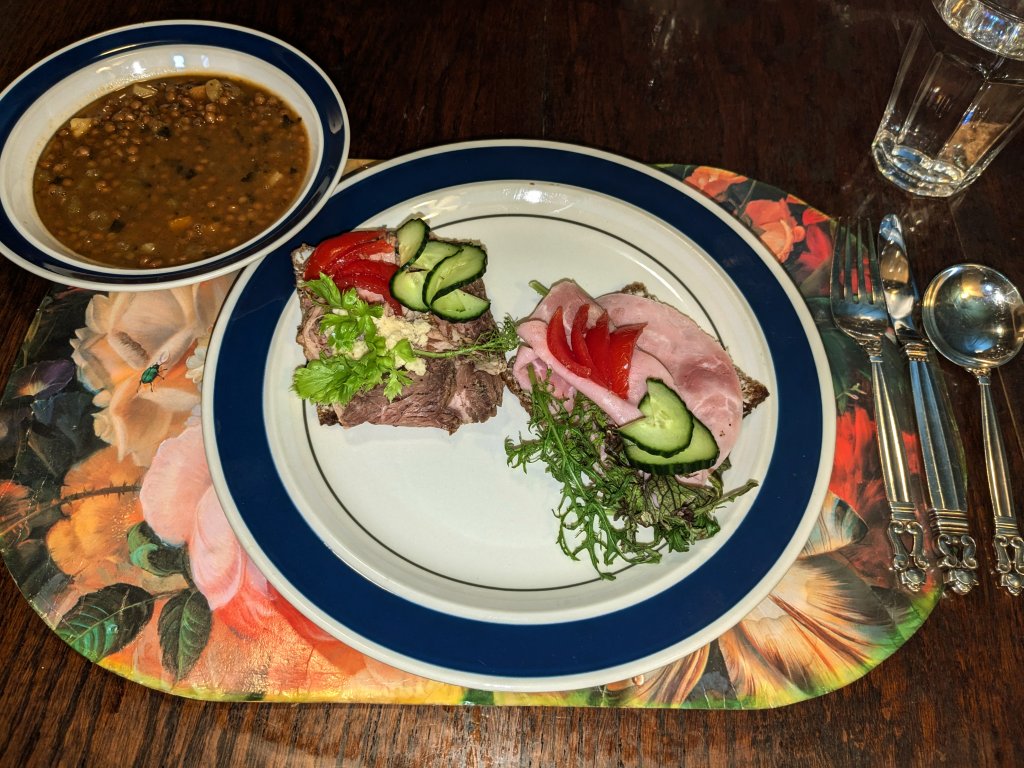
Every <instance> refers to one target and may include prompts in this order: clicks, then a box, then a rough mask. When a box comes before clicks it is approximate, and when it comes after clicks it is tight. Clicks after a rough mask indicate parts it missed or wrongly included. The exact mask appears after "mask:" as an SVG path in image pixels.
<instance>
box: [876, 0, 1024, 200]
mask: <svg viewBox="0 0 1024 768" xmlns="http://www.w3.org/2000/svg"><path fill="white" fill-rule="evenodd" d="M1022 14H1024V0H1013V2H996V0H932V1H931V2H930V3H929V2H926V3H924V4H923V7H922V11H921V14H920V18H919V19H918V20H917V22H916V24H915V26H914V30H913V32H912V34H911V36H910V39H909V41H908V43H907V47H906V48H905V50H904V51H903V57H902V60H901V62H900V69H899V72H898V73H897V75H896V83H895V85H894V86H893V90H892V95H891V96H890V97H889V103H888V105H887V106H886V109H885V114H884V115H883V117H882V122H881V125H879V127H878V133H877V134H876V135H875V139H874V141H873V142H872V144H871V153H872V155H873V157H874V160H875V165H876V166H878V170H879V171H880V172H881V173H882V175H883V176H885V177H886V178H887V179H889V180H890V181H892V182H893V183H894V184H896V185H897V186H899V187H901V188H903V189H905V190H907V191H908V192H912V193H914V194H917V195H925V196H929V197H948V196H949V195H953V194H956V193H957V192H959V191H961V190H962V189H964V188H965V187H967V186H968V185H969V184H970V183H971V182H973V181H974V180H975V179H977V178H978V176H979V175H981V173H982V171H984V170H985V168H987V167H988V164H989V163H991V162H992V160H993V158H994V157H995V156H996V155H997V154H998V153H999V151H1000V150H1001V149H1002V148H1003V147H1004V146H1005V145H1006V143H1007V142H1008V141H1009V140H1010V139H1011V138H1012V137H1013V135H1014V133H1015V132H1016V131H1017V130H1018V129H1019V128H1020V126H1021V125H1022V124H1024V15H1022Z"/></svg>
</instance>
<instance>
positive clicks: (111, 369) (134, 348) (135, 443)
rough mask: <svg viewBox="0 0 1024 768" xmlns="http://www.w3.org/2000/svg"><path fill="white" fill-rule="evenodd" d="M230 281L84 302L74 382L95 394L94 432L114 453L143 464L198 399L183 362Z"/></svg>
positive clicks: (207, 329)
mask: <svg viewBox="0 0 1024 768" xmlns="http://www.w3.org/2000/svg"><path fill="white" fill-rule="evenodd" d="M232 279H233V278H232V277H231V276H230V275H229V276H226V277H221V278H217V279H214V280H209V281H207V282H203V283H198V284H196V285H193V286H185V287H181V288H171V289H168V290H163V291H146V292H141V293H112V294H109V295H104V294H98V295H96V296H95V297H93V299H92V301H91V302H90V303H89V307H88V309H87V311H86V315H85V322H86V325H85V327H84V328H80V329H79V330H78V331H77V333H76V334H75V335H76V338H75V339H73V340H72V342H71V345H72V347H74V350H75V351H74V354H73V355H72V358H73V359H74V361H75V363H76V364H77V365H78V376H79V379H80V380H81V381H82V383H83V384H84V385H85V386H86V387H88V388H89V389H90V390H91V391H93V392H95V393H96V395H95V397H94V399H93V402H94V403H95V405H97V406H98V407H99V408H100V409H101V410H100V411H99V413H97V414H96V416H95V422H94V423H95V428H96V434H97V435H99V437H100V438H102V439H103V440H104V441H106V442H108V443H110V444H111V445H113V446H115V447H116V448H117V450H118V452H119V454H120V455H121V456H131V457H132V458H133V460H134V461H135V462H137V463H138V464H139V465H141V466H147V465H148V464H149V462H150V460H151V459H152V458H153V453H154V452H155V451H156V448H157V446H158V445H159V444H160V442H161V441H162V440H163V439H164V438H165V437H168V436H170V435H174V434H177V433H178V432H179V431H180V430H181V428H182V426H183V425H184V422H185V419H186V418H187V417H188V415H189V413H191V411H192V409H193V408H194V407H195V406H196V405H198V404H199V390H198V388H197V386H196V383H195V382H194V381H193V380H192V378H191V377H190V376H189V370H188V365H187V359H188V357H189V355H190V354H192V353H194V352H195V350H196V346H197V342H200V343H201V345H205V340H206V338H207V337H208V336H209V333H210V330H211V328H212V326H213V322H214V320H215V319H216V317H217V311H218V310H219V309H220V306H221V304H222V303H223V301H224V297H225V295H226V293H227V290H228V288H229V287H230V285H231V280H232ZM154 366H155V367H154Z"/></svg>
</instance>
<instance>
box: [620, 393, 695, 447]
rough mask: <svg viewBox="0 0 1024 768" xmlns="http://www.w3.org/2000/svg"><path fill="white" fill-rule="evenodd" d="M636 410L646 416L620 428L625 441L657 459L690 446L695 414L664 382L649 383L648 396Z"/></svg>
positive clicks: (646, 395) (645, 396) (644, 397)
mask: <svg viewBox="0 0 1024 768" xmlns="http://www.w3.org/2000/svg"><path fill="white" fill-rule="evenodd" d="M637 407H638V408H639V409H640V413H642V414H643V416H641V417H640V418H639V419H636V420H634V421H631V422H629V423H628V424H624V425H622V426H621V427H619V434H621V435H622V436H623V437H625V438H626V439H628V440H630V441H632V442H633V443H635V444H636V445H637V446H638V447H639V448H641V449H642V450H644V451H646V452H647V453H653V454H656V455H658V456H672V455H674V454H677V453H679V452H680V451H681V450H683V449H684V448H685V447H686V446H688V445H689V444H690V438H691V436H692V435H693V414H692V413H690V409H689V408H687V407H686V403H684V402H683V400H682V398H681V397H679V395H678V394H677V393H676V391H675V390H674V389H672V387H670V386H668V385H667V384H666V383H665V382H663V381H662V380H661V379H648V380H647V394H645V395H644V396H643V399H642V400H641V401H640V403H639V405H638V406H637Z"/></svg>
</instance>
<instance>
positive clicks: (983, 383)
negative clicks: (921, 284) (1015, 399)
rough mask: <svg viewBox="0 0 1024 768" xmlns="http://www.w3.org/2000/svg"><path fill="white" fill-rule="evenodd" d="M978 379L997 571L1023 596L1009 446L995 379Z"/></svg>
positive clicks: (1023, 546) (1023, 549) (1023, 547)
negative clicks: (1003, 433)
mask: <svg viewBox="0 0 1024 768" xmlns="http://www.w3.org/2000/svg"><path fill="white" fill-rule="evenodd" d="M977 379H978V385H979V387H978V388H979V390H980V392H981V412H982V435H983V437H984V441H985V459H986V461H985V467H986V469H987V470H988V486H989V490H990V492H991V494H992V515H993V518H994V520H995V529H996V533H995V537H994V538H993V541H992V544H993V546H994V547H995V552H996V573H998V574H999V585H1000V586H1001V587H1004V588H1005V589H1006V590H1007V591H1008V592H1009V593H1010V594H1012V595H1019V594H1021V592H1022V591H1024V541H1022V540H1021V536H1020V528H1019V527H1018V526H1017V518H1016V516H1015V515H1014V512H1013V492H1012V491H1011V490H1010V481H1009V479H1008V475H1007V473H1006V449H1005V448H1004V447H1003V438H1002V436H1001V433H1000V431H999V424H998V422H997V421H996V415H995V408H994V407H993V405H992V388H991V380H990V379H989V377H988V375H987V373H985V372H982V373H978V374H977Z"/></svg>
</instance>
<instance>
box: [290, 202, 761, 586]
mask: <svg viewBox="0 0 1024 768" xmlns="http://www.w3.org/2000/svg"><path fill="white" fill-rule="evenodd" d="M292 260H293V266H294V269H295V279H296V286H297V290H298V296H299V302H300V305H301V309H302V320H301V323H300V325H299V330H298V336H297V340H298V342H299V344H300V345H301V346H302V349H303V351H304V353H305V357H306V364H305V365H304V366H302V367H300V368H298V369H297V370H296V371H295V376H294V382H293V384H294V389H295V391H296V392H297V393H298V394H299V395H300V396H301V397H303V398H305V399H306V400H308V401H310V402H312V403H314V404H315V405H316V409H317V414H318V417H319V420H320V423H321V424H324V425H333V424H340V425H341V426H343V427H352V426H355V425H357V424H363V423H371V424H387V425H392V426H407V427H438V428H440V429H443V430H445V431H447V432H449V433H452V432H455V430H457V429H458V428H459V427H460V426H462V425H464V424H468V423H472V422H482V421H486V420H487V419H489V418H491V417H492V416H494V415H495V413H496V412H497V409H498V407H499V406H500V404H501V400H502V393H503V390H504V388H505V386H506V385H507V386H508V387H509V388H510V389H511V390H512V391H513V392H514V393H515V394H516V396H517V397H518V398H519V400H520V402H521V403H522V404H523V405H524V406H525V407H526V409H527V411H528V412H529V430H530V432H531V436H530V437H529V438H527V439H524V438H522V437H521V436H520V439H519V441H518V442H517V441H514V440H512V439H507V440H506V441H505V451H506V454H507V457H508V462H509V464H510V465H511V466H513V467H521V468H523V469H524V470H525V469H526V468H527V466H528V465H531V464H534V463H538V464H540V465H542V466H543V468H544V470H545V472H547V473H548V474H549V475H550V476H551V477H553V478H554V479H555V480H556V481H557V482H558V483H559V484H560V485H561V500H560V503H559V505H558V508H557V509H556V510H555V514H556V516H557V517H558V519H559V523H560V528H559V534H558V540H559V544H560V545H561V547H562V549H563V550H564V551H565V552H566V554H568V555H570V556H571V557H573V558H576V557H578V556H579V554H580V553H581V552H584V551H585V552H586V553H587V554H588V555H589V558H590V560H591V562H592V564H593V565H594V567H595V569H596V570H597V571H598V573H600V574H601V575H602V576H603V577H609V578H610V577H611V575H612V574H611V569H612V568H613V567H615V566H616V565H618V564H619V561H622V562H624V563H626V564H634V563H650V562H657V561H658V560H660V559H661V557H662V554H663V552H664V551H666V550H667V551H685V550H687V549H688V548H689V547H690V545H691V544H692V543H693V542H694V541H696V540H698V539H702V538H707V537H709V536H711V535H713V534H715V533H716V532H717V531H718V530H719V525H718V522H717V521H716V519H715V515H714V512H715V510H716V509H717V508H719V507H720V506H722V505H723V504H724V503H725V502H727V501H729V500H731V499H733V498H735V497H737V496H739V495H741V494H743V493H745V492H746V491H748V490H749V489H750V488H752V487H754V485H756V483H755V482H754V481H747V482H745V483H744V484H742V485H740V486H738V487H735V488H733V489H732V490H726V487H725V484H724V481H723V473H724V471H725V470H726V469H727V468H728V466H729V458H728V457H729V454H730V452H731V451H732V449H733V446H735V444H736V441H737V439H738V437H739V433H740V427H741V424H742V421H743V417H744V416H745V415H746V414H747V413H748V412H749V411H750V410H752V409H753V408H754V407H756V406H757V404H758V403H760V402H761V401H762V400H763V399H764V398H765V397H766V396H767V391H766V390H765V389H764V387H763V386H761V385H760V384H758V383H757V382H756V381H753V380H751V379H750V378H748V377H746V376H744V375H743V374H742V373H741V372H739V371H738V370H737V369H736V367H735V366H734V365H733V362H732V360H731V359H730V358H729V355H728V354H727V353H726V351H725V350H724V349H723V348H722V346H721V345H720V344H719V343H718V342H717V341H716V340H715V339H714V338H713V337H711V336H710V335H708V334H707V333H706V332H705V331H703V330H702V329H701V328H700V327H699V326H698V325H697V324H696V323H695V322H694V321H693V320H692V319H690V318H689V317H687V316H686V315H684V314H683V313H681V312H679V311H678V310H677V309H675V308H674V307H671V306H669V305H667V304H664V303H662V302H660V301H657V300H656V299H654V298H653V297H650V296H648V295H646V291H645V290H644V288H643V286H640V285H638V284H634V285H632V286H627V287H626V288H625V289H623V290H621V291H618V292H616V293H611V294H606V295H604V296H600V297H598V298H596V299H594V298H592V297H590V296H589V295H588V294H587V293H586V292H585V291H584V290H583V289H581V288H580V287H579V286H578V285H577V284H576V283H575V282H573V281H571V280H562V281H560V282H557V283H555V284H554V285H552V286H551V287H550V288H540V289H539V290H541V291H542V293H543V294H544V296H543V298H542V300H541V301H540V303H539V304H538V305H537V307H536V308H535V309H534V311H533V312H532V313H531V314H530V316H529V317H527V318H525V319H523V320H521V321H520V322H518V323H516V322H515V321H513V320H512V318H510V317H507V316H506V318H505V319H504V320H503V322H502V323H501V324H500V325H499V324H498V323H496V322H495V320H494V317H493V316H492V314H491V312H490V301H489V300H488V298H487V295H486V292H485V290H484V284H483V280H482V277H483V274H484V270H485V269H486V266H487V254H486V251H485V250H484V247H483V246H482V245H481V244H479V243H473V242H462V241H447V240H441V239H438V238H435V237H433V236H432V234H431V232H430V230H429V228H428V226H427V225H426V223H425V222H423V221H422V220H420V219H410V220H409V221H407V222H405V223H404V224H403V225H402V226H401V227H399V228H398V229H397V230H389V229H386V228H379V229H369V230H356V231H352V232H346V233H344V234H342V235H339V236H337V237H334V238H330V239H328V240H326V241H324V242H322V243H320V244H319V245H317V246H316V247H309V246H303V247H301V248H299V249H298V250H296V251H295V252H294V254H293V259H292ZM535 287H536V286H535ZM517 348H518V349H517ZM514 349H517V352H516V356H515V360H514V364H513V365H512V366H511V367H509V366H508V364H507V361H506V355H507V354H508V353H509V352H511V351H512V350H514Z"/></svg>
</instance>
